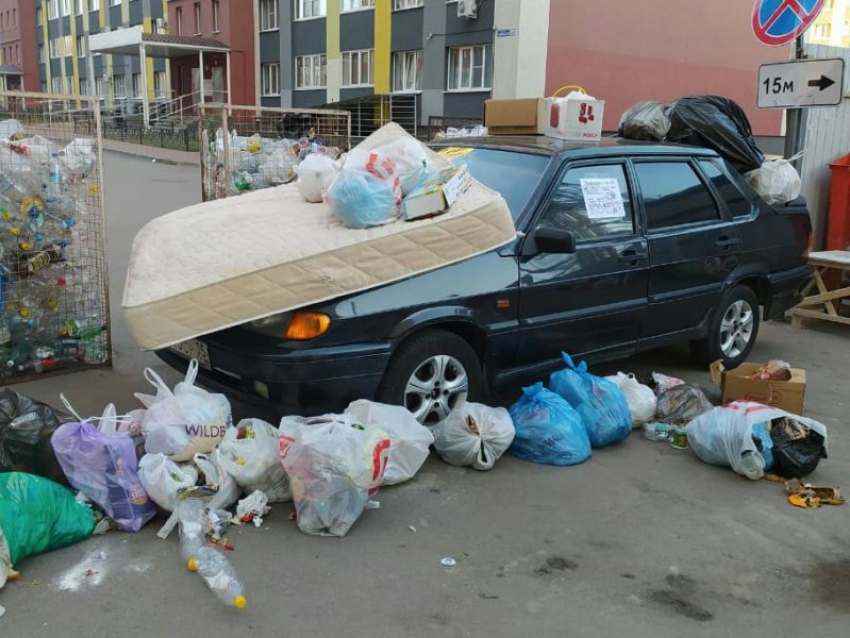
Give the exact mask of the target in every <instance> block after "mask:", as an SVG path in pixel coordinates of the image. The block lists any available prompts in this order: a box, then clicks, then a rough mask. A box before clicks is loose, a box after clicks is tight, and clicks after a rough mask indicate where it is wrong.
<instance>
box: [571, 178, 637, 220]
mask: <svg viewBox="0 0 850 638" xmlns="http://www.w3.org/2000/svg"><path fill="white" fill-rule="evenodd" d="M581 192H582V195H583V196H584V206H585V210H587V216H588V218H590V219H612V218H623V217H625V216H626V208H625V207H624V206H623V196H622V194H621V193H620V184H619V182H618V181H617V180H616V179H603V178H587V179H582V180H581Z"/></svg>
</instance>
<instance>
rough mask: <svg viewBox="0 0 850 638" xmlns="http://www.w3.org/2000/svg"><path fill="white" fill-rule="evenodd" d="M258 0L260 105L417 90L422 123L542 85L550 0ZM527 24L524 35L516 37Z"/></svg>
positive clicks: (476, 110)
mask: <svg viewBox="0 0 850 638" xmlns="http://www.w3.org/2000/svg"><path fill="white" fill-rule="evenodd" d="M254 4H255V15H256V23H257V32H258V33H259V38H258V41H257V49H258V55H257V59H258V61H259V64H258V66H257V70H256V75H257V78H256V82H257V85H258V86H259V87H260V96H261V103H262V104H263V105H264V106H279V105H282V106H295V107H310V106H317V105H321V104H329V103H334V102H339V101H345V100H350V99H353V98H359V97H364V96H369V95H374V94H389V93H392V94H413V95H416V96H418V97H417V102H418V107H419V116H420V121H422V122H426V121H427V119H428V116H430V115H443V114H447V115H452V116H459V117H481V113H482V110H483V105H484V101H485V100H487V99H489V98H490V97H492V96H493V95H505V96H510V97H514V96H517V95H540V94H542V91H543V88H544V82H545V56H546V38H547V37H548V30H547V29H546V28H545V25H546V21H547V19H548V13H549V0H534V2H528V0H525V1H523V0H484V1H481V0H478V1H476V2H464V3H460V4H459V3H458V2H457V0H254ZM464 10H467V12H468V13H467V15H462V14H463V12H464ZM521 25H522V26H521ZM523 28H527V33H528V34H529V35H528V39H527V40H526V41H523V42H521V41H520V38H519V33H520V30H521V29H523ZM532 34H534V36H536V37H537V38H538V40H537V41H536V42H533V37H534V36H532ZM525 42H529V43H532V42H533V43H532V44H530V45H529V46H526V45H525ZM496 60H498V61H499V65H496V64H494V61H496Z"/></svg>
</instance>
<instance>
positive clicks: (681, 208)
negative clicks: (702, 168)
mask: <svg viewBox="0 0 850 638" xmlns="http://www.w3.org/2000/svg"><path fill="white" fill-rule="evenodd" d="M635 173H636V174H637V179H638V183H639V184H640V190H641V193H642V194H643V205H644V210H645V212H646V224H647V227H648V228H649V230H659V229H665V228H672V227H675V226H684V225H686V224H697V223H700V222H707V221H713V220H716V219H718V218H719V211H718V210H717V204H716V203H715V201H714V198H713V197H712V196H711V193H709V192H708V189H707V188H706V187H705V185H704V184H703V183H702V182H701V181H700V179H699V176H698V175H697V174H696V171H694V169H693V168H692V167H691V165H690V164H688V163H686V162H645V163H640V162H639V163H635Z"/></svg>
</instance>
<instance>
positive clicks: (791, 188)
mask: <svg viewBox="0 0 850 638" xmlns="http://www.w3.org/2000/svg"><path fill="white" fill-rule="evenodd" d="M798 157H799V154H798V155H796V156H794V157H792V158H791V159H787V160H785V159H779V160H768V161H766V162H765V163H764V164H762V165H761V167H760V168H757V169H756V170H754V171H750V172H749V173H747V174H746V175H745V176H744V177H746V178H747V181H748V182H749V183H750V186H752V187H753V188H754V189H755V191H756V192H757V193H758V194H759V195H760V196H761V198H762V199H763V200H764V201H766V202H767V203H768V204H770V205H771V206H784V205H785V204H787V203H788V202H793V201H794V200H795V199H797V198H798V197H799V196H800V193H801V192H802V190H803V181H802V180H801V179H800V173H798V172H797V169H796V168H794V164H792V162H793V161H795V160H796V159H797V158H798Z"/></svg>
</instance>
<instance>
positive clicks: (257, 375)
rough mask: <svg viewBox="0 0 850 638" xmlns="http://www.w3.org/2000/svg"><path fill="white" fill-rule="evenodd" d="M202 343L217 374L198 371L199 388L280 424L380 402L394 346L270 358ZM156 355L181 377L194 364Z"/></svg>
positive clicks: (222, 343) (247, 348)
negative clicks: (365, 402) (355, 404)
mask: <svg viewBox="0 0 850 638" xmlns="http://www.w3.org/2000/svg"><path fill="white" fill-rule="evenodd" d="M200 341H203V342H204V343H205V344H206V345H207V347H208V348H209V354H210V364H211V368H210V369H205V368H201V369H200V370H199V371H198V372H199V374H198V379H199V384H200V385H202V386H204V387H206V388H209V389H212V390H215V391H217V392H222V393H223V394H225V395H227V396H228V397H229V398H231V399H234V400H236V401H238V402H240V403H244V404H246V405H247V406H250V407H251V408H252V409H255V410H257V411H258V412H259V413H260V415H262V416H266V417H268V418H273V419H274V420H277V419H279V418H280V417H281V416H286V415H294V414H298V415H302V416H313V415H318V414H326V413H330V412H339V411H341V410H342V409H344V408H345V407H346V406H347V405H348V404H349V403H350V402H351V401H354V400H356V399H374V398H375V396H376V394H377V391H378V386H379V385H380V383H381V379H382V378H383V374H384V370H385V369H386V366H387V363H388V362H389V359H390V354H391V351H392V344H391V343H374V344H357V345H349V346H334V347H325V348H310V349H302V350H286V351H283V350H282V351H280V352H274V351H272V352H270V351H269V348H268V347H265V348H261V347H258V346H257V345H255V344H251V343H239V344H238V345H237V344H235V343H233V340H232V339H231V340H220V339H217V338H216V335H212V336H210V337H202V338H201V339H200ZM156 354H157V356H159V358H160V359H162V360H163V361H164V362H165V363H167V364H168V365H169V366H171V367H172V368H175V369H177V370H180V371H185V370H186V368H187V366H188V364H189V361H188V359H186V358H185V357H184V356H183V355H181V354H179V353H177V352H175V351H173V350H170V349H164V350H158V351H157V352H156Z"/></svg>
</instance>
